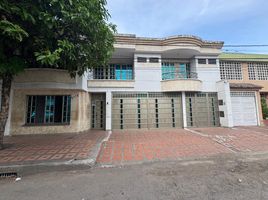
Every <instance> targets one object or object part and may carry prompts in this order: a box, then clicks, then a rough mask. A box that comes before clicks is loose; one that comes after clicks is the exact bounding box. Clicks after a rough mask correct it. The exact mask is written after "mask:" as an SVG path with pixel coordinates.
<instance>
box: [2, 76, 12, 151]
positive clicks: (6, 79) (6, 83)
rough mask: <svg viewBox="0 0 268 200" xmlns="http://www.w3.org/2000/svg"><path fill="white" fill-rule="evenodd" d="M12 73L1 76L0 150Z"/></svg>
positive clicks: (7, 111) (7, 109)
mask: <svg viewBox="0 0 268 200" xmlns="http://www.w3.org/2000/svg"><path fill="white" fill-rule="evenodd" d="M12 78H13V77H12V75H9V74H7V75H4V76H2V98H1V101H2V103H1V112H0V150H1V149H3V148H4V141H3V140H4V132H5V127H6V122H7V118H8V113H9V99H10V89H11V83H12Z"/></svg>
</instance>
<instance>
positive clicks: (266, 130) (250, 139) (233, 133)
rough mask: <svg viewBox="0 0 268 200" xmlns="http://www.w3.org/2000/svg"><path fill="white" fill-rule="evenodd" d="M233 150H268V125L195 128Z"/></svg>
mask: <svg viewBox="0 0 268 200" xmlns="http://www.w3.org/2000/svg"><path fill="white" fill-rule="evenodd" d="M193 130H195V131H197V132H199V133H202V134H207V135H208V136H209V137H211V138H212V139H213V140H215V141H217V142H219V143H222V144H223V145H226V146H227V147H230V148H231V149H232V150H234V151H235V152H261V151H268V127H267V126H266V127H235V128H232V129H231V128H220V127H219V128H195V129H193Z"/></svg>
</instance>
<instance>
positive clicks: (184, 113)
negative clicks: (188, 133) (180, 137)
mask: <svg viewBox="0 0 268 200" xmlns="http://www.w3.org/2000/svg"><path fill="white" fill-rule="evenodd" d="M181 100H182V101H181V102H182V118H183V128H187V115H186V98H185V92H182V93H181Z"/></svg>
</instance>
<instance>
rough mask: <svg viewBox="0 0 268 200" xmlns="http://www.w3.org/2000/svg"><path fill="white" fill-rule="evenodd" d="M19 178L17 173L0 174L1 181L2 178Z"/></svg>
mask: <svg viewBox="0 0 268 200" xmlns="http://www.w3.org/2000/svg"><path fill="white" fill-rule="evenodd" d="M17 176H18V173H17V172H4V173H0V179H1V178H16V177H17Z"/></svg>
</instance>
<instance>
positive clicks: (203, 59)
mask: <svg viewBox="0 0 268 200" xmlns="http://www.w3.org/2000/svg"><path fill="white" fill-rule="evenodd" d="M201 61H205V62H204V63H203V62H201ZM197 62H198V64H200V65H206V64H207V59H206V58H198V59H197Z"/></svg>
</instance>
